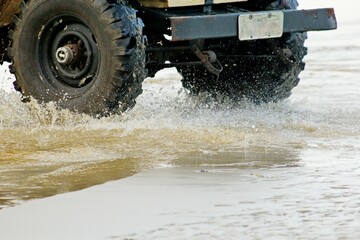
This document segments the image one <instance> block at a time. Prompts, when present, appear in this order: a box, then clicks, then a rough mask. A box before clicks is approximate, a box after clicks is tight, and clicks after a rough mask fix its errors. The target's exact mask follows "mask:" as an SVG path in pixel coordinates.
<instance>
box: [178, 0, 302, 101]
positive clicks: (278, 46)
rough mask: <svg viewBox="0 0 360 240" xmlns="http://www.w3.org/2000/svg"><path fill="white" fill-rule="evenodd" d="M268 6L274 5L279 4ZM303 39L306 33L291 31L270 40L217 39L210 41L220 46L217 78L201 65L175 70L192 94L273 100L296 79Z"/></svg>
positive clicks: (281, 96)
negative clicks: (222, 67) (204, 93)
mask: <svg viewBox="0 0 360 240" xmlns="http://www.w3.org/2000/svg"><path fill="white" fill-rule="evenodd" d="M296 6H297V2H296V0H291V1H290V2H289V5H288V7H296ZM271 7H272V8H273V9H277V8H278V7H279V6H278V5H271ZM282 7H283V6H282ZM305 39H306V33H292V34H285V35H284V36H283V37H281V38H280V39H271V40H258V41H250V42H239V41H238V40H236V39H235V40H234V41H231V40H223V41H219V42H217V43H215V44H214V45H217V46H218V47H219V46H220V47H219V49H218V51H216V52H218V53H219V54H218V59H219V61H220V62H221V63H222V64H223V66H224V70H223V71H222V72H221V74H220V76H219V78H217V77H216V76H214V75H213V74H211V73H209V72H208V71H207V70H206V69H205V68H204V67H202V66H181V67H178V71H179V73H180V74H181V75H182V77H183V79H182V83H183V86H184V88H186V89H188V90H189V91H190V92H191V93H192V94H194V95H197V94H199V93H200V92H207V93H210V94H212V95H217V94H221V95H225V96H228V97H230V98H232V99H235V100H240V99H248V100H251V101H253V102H256V103H261V102H277V101H280V100H283V99H285V98H287V97H289V96H290V95H291V90H292V89H293V88H294V87H295V86H296V85H297V84H298V82H299V77H298V76H299V74H300V72H301V71H302V70H303V69H304V66H305V64H304V63H303V61H302V60H303V57H304V56H305V55H306V52H307V50H306V48H305V47H304V41H305ZM208 45H210V46H211V45H212V42H210V43H209V44H208ZM211 50H212V49H211Z"/></svg>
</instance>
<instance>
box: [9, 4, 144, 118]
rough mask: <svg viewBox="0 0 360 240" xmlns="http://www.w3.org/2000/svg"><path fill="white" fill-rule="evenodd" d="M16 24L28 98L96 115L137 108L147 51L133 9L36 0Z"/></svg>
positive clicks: (15, 49) (17, 59) (16, 51)
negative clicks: (135, 106)
mask: <svg viewBox="0 0 360 240" xmlns="http://www.w3.org/2000/svg"><path fill="white" fill-rule="evenodd" d="M15 24H16V27H15V30H14V32H13V34H11V35H12V36H11V37H12V41H13V43H12V48H11V49H10V51H9V55H10V57H11V58H12V65H11V70H12V72H13V73H15V75H16V82H15V88H16V89H17V90H18V91H20V92H22V93H23V94H24V96H25V97H26V96H31V97H33V98H35V99H37V100H39V101H40V102H50V101H53V102H56V103H57V104H58V106H59V107H61V108H67V109H70V110H72V111H75V112H79V113H86V114H89V115H92V116H104V115H108V114H111V113H118V112H120V111H125V110H127V109H129V108H131V107H133V106H134V105H135V98H136V97H137V96H138V95H140V94H141V92H142V89H141V85H142V82H143V80H144V78H145V74H144V72H145V49H144V46H143V44H142V27H143V24H142V22H141V20H140V19H137V18H136V12H135V11H134V10H133V9H131V8H130V7H128V6H124V5H121V4H118V3H117V1H111V0H94V1H92V0H72V1H63V0H51V1H48V0H32V1H30V2H28V3H27V4H26V5H24V6H23V9H22V12H21V14H20V17H19V19H18V20H17V21H16V23H15ZM61 47H66V49H65V48H61ZM64 49H65V50H67V52H66V51H64ZM69 49H70V50H71V51H70V50H69ZM65 53H66V54H65ZM70 55H71V57H69V56H70ZM69 61H71V62H69Z"/></svg>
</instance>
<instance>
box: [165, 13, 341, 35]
mask: <svg viewBox="0 0 360 240" xmlns="http://www.w3.org/2000/svg"><path fill="white" fill-rule="evenodd" d="M283 12H284V27H283V32H284V33H292V32H307V31H322V30H332V29H336V28H337V21H336V17H335V12H334V9H333V8H324V9H312V10H284V11H283ZM269 13H271V11H269ZM242 14H247V15H248V14H249V12H244V13H222V14H214V15H195V16H194V15H192V16H173V17H170V23H171V36H172V41H183V40H195V39H209V38H222V37H236V36H238V33H239V26H238V18H239V16H240V15H242Z"/></svg>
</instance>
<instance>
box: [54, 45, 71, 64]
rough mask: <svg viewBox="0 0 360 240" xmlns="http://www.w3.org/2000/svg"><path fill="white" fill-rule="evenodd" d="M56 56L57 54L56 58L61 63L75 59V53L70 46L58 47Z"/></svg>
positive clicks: (67, 62)
mask: <svg viewBox="0 0 360 240" xmlns="http://www.w3.org/2000/svg"><path fill="white" fill-rule="evenodd" d="M55 56H56V60H57V61H58V63H60V64H69V63H71V62H72V61H73V59H74V53H73V51H72V50H71V48H70V47H68V46H64V47H60V48H58V50H57V51H56V55H55Z"/></svg>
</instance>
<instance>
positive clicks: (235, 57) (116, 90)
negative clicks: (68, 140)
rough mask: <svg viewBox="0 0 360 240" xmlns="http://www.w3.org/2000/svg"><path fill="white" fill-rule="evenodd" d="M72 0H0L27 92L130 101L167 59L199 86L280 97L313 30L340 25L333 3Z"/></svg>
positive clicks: (6, 48)
mask: <svg viewBox="0 0 360 240" xmlns="http://www.w3.org/2000/svg"><path fill="white" fill-rule="evenodd" d="M72 3H73V5H71V4H70V3H68V2H65V1H60V0H47V1H45V0H28V1H25V2H24V1H19V0H12V1H10V0H0V27H1V28H0V36H1V45H0V54H1V55H0V56H2V57H0V61H3V60H7V61H11V62H12V65H11V70H12V72H14V73H15V75H16V77H17V80H16V82H15V88H16V89H17V90H19V91H21V92H22V93H23V94H24V96H32V97H34V98H35V99H37V100H39V101H43V102H49V101H56V102H57V103H58V104H59V106H60V107H63V108H69V109H71V110H74V111H78V112H81V113H88V114H90V115H99V116H103V115H108V114H111V113H114V112H117V111H120V112H121V111H124V110H126V109H129V108H131V107H132V106H133V105H134V104H135V98H136V97H137V96H138V95H139V94H140V93H141V83H142V81H143V80H144V78H145V77H146V76H150V77H153V76H154V75H155V73H156V72H157V71H159V70H161V69H163V68H166V67H176V68H177V70H178V71H179V73H180V74H181V75H182V76H183V80H182V82H183V86H184V87H185V88H186V89H188V90H189V92H190V93H192V94H195V95H196V94H199V93H200V92H207V93H210V94H211V95H217V94H222V95H226V96H229V97H231V98H232V99H234V100H236V101H240V100H241V99H250V100H251V101H254V102H271V101H273V102H276V101H279V100H282V99H284V98H286V97H288V96H289V95H290V94H291V89H292V88H293V87H295V86H296V85H297V83H298V81H299V79H298V75H299V73H300V72H301V70H303V68H304V63H303V62H302V59H303V57H304V56H305V55H306V48H305V47H304V41H305V39H306V32H307V31H318V30H331V29H336V27H337V23H336V18H335V13H334V9H331V8H329V9H314V10H296V8H297V5H298V4H297V1H296V0H237V1H236V0H235V1H234V0H155V1H152V0H128V1H125V0H95V1H90V0H74V1H72ZM35 9H36V11H35ZM8 35H9V36H10V37H9V38H7V36H8ZM30 35H32V36H30ZM49 46H51V47H49ZM31 58H32V59H33V60H35V61H34V63H31V61H30V60H31ZM110 59H112V61H110ZM29 62H30V63H29ZM29 69H30V71H29V72H27V71H28V70H29ZM32 69H34V71H32ZM34 76H35V79H37V80H35V82H34V83H32V82H31V81H34V80H32V79H34ZM119 106H120V108H119Z"/></svg>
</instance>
